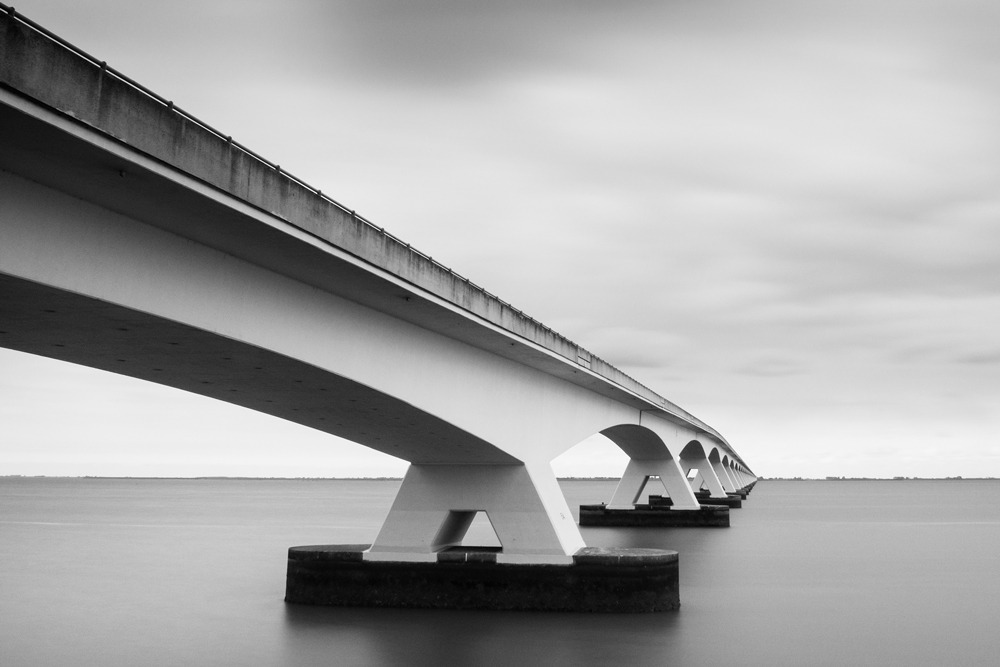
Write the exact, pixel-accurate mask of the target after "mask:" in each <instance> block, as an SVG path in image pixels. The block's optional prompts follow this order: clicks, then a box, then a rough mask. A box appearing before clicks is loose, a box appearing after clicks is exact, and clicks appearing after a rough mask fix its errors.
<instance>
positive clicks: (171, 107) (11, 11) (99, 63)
mask: <svg viewBox="0 0 1000 667" xmlns="http://www.w3.org/2000/svg"><path fill="white" fill-rule="evenodd" d="M0 9H2V10H3V11H5V12H7V14H8V15H9V16H10V17H11V18H13V19H16V20H17V21H19V22H20V23H23V24H24V25H26V26H28V27H30V28H31V29H32V30H34V31H35V32H38V33H40V34H42V35H44V36H45V37H46V38H48V39H49V40H51V41H52V42H55V43H56V44H58V45H60V46H62V47H63V48H65V49H67V50H69V51H72V52H73V53H75V54H76V55H78V56H80V57H81V58H84V59H85V60H87V61H89V62H90V63H91V64H92V65H94V66H95V67H98V68H100V69H101V71H102V72H103V73H105V74H107V75H110V76H113V77H115V78H116V79H118V80H120V81H122V82H123V83H125V84H127V85H129V86H130V87H132V88H134V89H135V90H137V91H138V92H140V93H142V94H143V95H146V96H147V97H149V98H151V99H153V100H156V101H157V102H159V103H160V104H162V105H163V106H164V107H165V108H166V109H167V110H168V111H171V112H172V113H175V114H177V115H179V116H181V117H183V118H184V119H185V120H187V121H189V122H191V123H194V124H196V125H198V126H199V127H201V128H202V129H204V130H205V131H207V132H210V133H211V134H214V135H215V136H216V137H218V138H219V139H224V140H225V141H226V143H228V144H229V145H230V146H232V147H233V148H235V149H237V150H239V151H241V152H242V153H244V154H246V155H247V156H248V157H250V158H252V159H254V160H256V161H257V162H260V163H261V164H263V165H266V166H268V167H270V168H271V169H273V170H274V171H275V172H277V173H278V174H280V175H281V176H284V177H285V178H287V179H289V180H291V181H293V182H295V183H296V184H298V185H299V186H301V187H303V188H305V189H306V190H309V191H311V192H313V193H315V194H316V196H318V197H320V198H322V199H324V200H325V201H327V202H329V203H331V204H333V205H334V206H336V207H337V208H339V209H340V210H341V211H343V212H344V213H348V214H350V216H351V217H352V218H353V219H355V220H357V221H358V222H360V223H362V224H364V225H366V226H368V227H370V228H371V229H373V230H375V231H377V232H379V233H380V234H381V235H383V236H385V237H386V238H387V239H389V240H391V241H393V242H394V243H397V244H399V245H400V246H402V247H404V248H406V249H407V250H409V251H410V252H412V253H414V254H416V255H419V256H420V257H422V258H423V259H425V260H426V261H428V262H430V263H431V264H433V265H434V266H436V267H437V268H439V269H441V270H442V271H445V272H446V273H449V274H451V275H452V276H454V277H456V278H457V279H459V280H461V281H463V282H465V283H466V284H468V285H469V286H470V287H472V288H473V289H475V290H477V291H479V292H481V293H483V294H484V295H485V296H487V297H489V298H491V299H493V300H495V301H497V302H499V303H500V304H501V305H503V306H505V307H507V308H509V309H511V310H512V311H514V312H515V313H517V314H518V315H519V316H521V317H523V318H525V319H527V320H529V321H530V322H531V323H532V324H534V325H536V326H538V327H539V328H541V329H543V330H545V331H546V332H548V333H550V334H553V335H555V336H559V337H560V338H562V336H560V334H558V333H557V332H555V331H553V330H552V329H551V328H550V327H548V326H546V325H545V324H543V323H542V322H539V321H538V320H536V319H535V318H533V317H531V316H530V315H528V314H526V313H525V312H524V311H522V310H520V309H519V308H516V307H515V306H513V305H511V304H509V303H507V302H506V301H504V300H503V299H501V298H500V297H498V296H497V295H495V294H492V293H491V292H489V291H488V290H487V289H485V288H484V287H481V286H479V285H477V284H475V283H473V282H472V281H471V280H469V279H468V278H466V277H464V276H462V275H460V274H459V273H457V272H456V271H454V270H452V269H451V268H449V267H447V266H445V265H444V264H442V263H441V262H439V261H437V260H436V259H434V258H433V257H432V256H431V255H428V254H427V253H424V252H421V251H420V250H418V249H417V248H414V247H413V246H411V245H410V244H409V243H406V242H405V241H403V240H402V239H400V238H398V237H396V236H394V235H393V234H392V233H390V232H387V231H386V230H385V228H384V227H380V226H378V225H376V224H375V223H374V222H372V221H371V220H368V219H367V218H365V217H364V216H361V215H358V213H357V212H356V211H355V210H354V209H351V208H348V207H347V206H345V205H344V204H341V203H340V202H339V201H337V200H336V199H334V198H332V197H330V196H329V195H327V194H325V193H323V191H322V190H320V189H319V188H317V187H314V186H312V185H310V184H308V183H306V182H305V181H303V180H302V179H301V178H298V177H297V176H295V175H294V174H291V173H289V172H288V171H287V170H284V169H282V168H281V165H279V164H277V163H274V162H271V161H270V160H268V159H267V158H265V157H264V156H262V155H260V154H259V153H256V152H254V151H253V150H251V149H249V148H247V147H246V146H244V145H243V144H241V143H239V142H238V141H236V140H234V139H233V138H232V136H230V135H227V134H224V133H223V132H221V131H220V130H217V129H216V128H214V127H212V126H211V125H209V124H208V123H206V122H205V121H203V120H201V119H200V118H198V117H197V116H195V115H194V114H191V113H189V112H187V111H185V110H184V109H182V108H180V107H179V106H177V105H175V104H174V103H173V101H171V100H168V99H167V98H165V97H163V96H162V95H160V94H158V93H156V92H154V91H152V90H150V89H149V88H147V87H146V86H144V85H142V84H141V83H139V82H138V81H135V80H134V79H132V78H131V77H129V76H128V75H127V74H123V73H122V72H119V71H118V70H116V69H115V68H113V67H111V66H110V65H108V64H107V62H105V61H103V60H99V59H98V58H96V57H94V56H92V55H90V54H89V53H87V52H86V51H84V50H83V49H81V48H80V47H78V46H76V45H74V44H71V43H70V42H68V41H66V40H65V39H63V38H62V37H60V36H59V35H56V34H55V33H53V32H51V31H49V30H47V29H46V28H45V27H44V26H41V25H39V24H37V23H35V22H34V21H32V20H31V19H29V18H27V17H26V16H24V15H23V14H18V13H17V12H16V9H15V8H14V7H10V6H8V5H5V4H3V3H0Z"/></svg>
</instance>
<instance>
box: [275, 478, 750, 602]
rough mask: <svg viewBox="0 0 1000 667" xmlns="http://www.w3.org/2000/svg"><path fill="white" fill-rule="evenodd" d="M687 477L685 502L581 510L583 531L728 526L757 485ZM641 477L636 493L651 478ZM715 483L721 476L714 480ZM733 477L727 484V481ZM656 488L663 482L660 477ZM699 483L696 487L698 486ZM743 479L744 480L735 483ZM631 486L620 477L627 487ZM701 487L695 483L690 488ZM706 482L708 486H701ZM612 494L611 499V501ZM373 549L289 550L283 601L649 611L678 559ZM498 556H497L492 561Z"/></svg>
mask: <svg viewBox="0 0 1000 667" xmlns="http://www.w3.org/2000/svg"><path fill="white" fill-rule="evenodd" d="M689 474H691V477H690V480H691V485H692V486H693V487H694V488H695V489H696V490H694V491H693V492H692V495H693V496H694V497H695V499H696V500H697V503H698V506H697V507H695V508H691V507H688V506H687V505H688V503H687V499H686V498H685V499H683V500H682V502H683V504H684V507H683V508H681V507H678V505H679V504H681V503H675V501H674V499H673V498H672V497H671V496H670V495H669V493H667V494H666V495H663V494H650V495H649V496H648V498H647V500H648V502H646V503H638V502H636V503H633V504H632V506H631V507H624V508H623V507H613V506H611V505H608V504H603V503H602V504H599V505H581V506H580V525H581V526H603V527H631V528H650V529H655V528H682V527H683V528H718V527H728V526H729V525H730V524H729V512H730V510H731V509H739V508H741V507H742V506H743V501H744V500H746V499H747V496H748V495H749V494H750V492H751V490H752V489H753V487H754V484H756V479H753V480H751V481H749V482H747V483H745V484H742V485H741V486H739V487H735V486H734V487H733V488H732V490H729V491H723V493H724V495H715V494H713V491H712V490H711V488H703V487H702V484H706V482H705V481H704V477H705V476H704V475H702V474H700V473H698V472H697V471H695V472H694V473H689ZM654 478H655V476H649V477H645V476H644V479H643V481H642V485H641V487H640V489H639V492H640V493H641V492H642V491H643V490H645V489H646V486H647V484H649V483H650V482H655V481H657V480H656V479H654ZM716 479H718V477H717V478H716ZM727 479H729V480H731V479H733V478H731V477H728V476H727ZM660 481H662V480H660ZM699 481H700V482H701V484H699ZM742 481H743V480H741V482H742ZM631 482H632V480H631V479H630V478H628V477H623V479H622V481H621V482H620V483H619V487H618V488H619V490H621V489H622V484H626V487H627V486H628V485H629V484H631ZM695 484H698V486H695ZM706 485H707V484H706ZM617 495H618V494H617V492H616V496H617ZM473 514H475V513H474V512H466V513H464V515H463V516H461V517H459V518H457V519H456V516H455V514H454V513H453V514H450V515H449V518H448V519H447V520H446V523H448V522H450V523H452V524H455V523H456V521H457V522H458V523H460V524H461V526H459V528H458V529H456V527H455V526H454V525H452V526H450V527H449V526H444V527H442V530H451V531H452V532H454V531H455V530H460V531H461V529H462V528H464V529H468V525H469V523H471V520H472V515H473ZM371 547H372V545H369V544H362V545H356V544H354V545H322V546H303V547H292V548H291V549H289V552H288V571H287V581H286V593H285V600H286V602H292V603H298V604H309V605H334V606H348V607H354V606H357V607H416V608H448V609H490V610H534V611H575V612H618V613H636V612H655V611H668V610H675V609H678V608H679V607H680V585H679V581H680V579H679V572H680V570H679V567H680V554H678V552H676V551H670V550H662V549H625V548H601V549H598V548H590V547H584V548H581V549H579V550H578V551H577V552H576V553H575V554H574V555H573V556H572V557H571V558H569V559H567V561H566V562H564V563H554V562H548V563H537V562H536V563H530V562H516V560H505V559H503V557H502V547H466V546H445V547H442V548H441V549H440V550H439V551H437V552H436V553H435V554H434V555H433V557H431V558H425V559H421V560H413V559H412V558H409V559H402V558H398V559H397V558H393V557H388V558H387V557H386V554H379V553H378V552H375V553H373V552H372V551H371ZM498 556H499V558H498Z"/></svg>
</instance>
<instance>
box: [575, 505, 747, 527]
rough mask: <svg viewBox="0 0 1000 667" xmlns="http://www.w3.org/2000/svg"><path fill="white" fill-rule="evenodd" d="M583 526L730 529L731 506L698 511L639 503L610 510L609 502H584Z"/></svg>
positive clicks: (581, 515) (702, 507) (711, 506)
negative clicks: (628, 507) (625, 507)
mask: <svg viewBox="0 0 1000 667" xmlns="http://www.w3.org/2000/svg"><path fill="white" fill-rule="evenodd" d="M580 525H581V526H603V527H616V528H623V527H630V528H728V527H729V508H728V507H726V506H724V505H702V506H701V508H700V509H696V510H675V509H672V508H671V507H669V506H666V505H636V506H635V509H631V510H629V509H624V510H617V509H614V510H613V509H608V508H607V506H606V505H580Z"/></svg>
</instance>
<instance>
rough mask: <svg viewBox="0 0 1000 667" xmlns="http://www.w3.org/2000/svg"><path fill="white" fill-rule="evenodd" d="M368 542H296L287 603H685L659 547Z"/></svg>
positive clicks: (571, 606)
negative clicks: (408, 555)
mask: <svg viewBox="0 0 1000 667" xmlns="http://www.w3.org/2000/svg"><path fill="white" fill-rule="evenodd" d="M369 546H370V545H367V544H353V545H352V544H347V545H328V546H303V547H292V548H290V549H289V550H288V575H287V579H286V586H285V602H291V603H296V604H309V605H333V606H342V607H423V608H437V609H503V610H544V611H583V612H651V611H666V610H671V609H677V608H678V607H680V594H679V585H678V557H677V552H676V551H665V550H661V549H600V548H590V547H585V548H583V549H580V550H579V551H577V553H576V555H574V556H573V562H572V563H571V564H565V565H556V564H522V563H497V559H496V553H495V552H489V551H483V550H479V549H477V550H466V549H463V548H461V547H459V548H456V549H452V550H449V551H444V552H441V553H439V554H437V562H411V561H402V560H400V561H390V560H382V559H379V560H367V559H366V558H365V551H366V550H367V549H368V547H369Z"/></svg>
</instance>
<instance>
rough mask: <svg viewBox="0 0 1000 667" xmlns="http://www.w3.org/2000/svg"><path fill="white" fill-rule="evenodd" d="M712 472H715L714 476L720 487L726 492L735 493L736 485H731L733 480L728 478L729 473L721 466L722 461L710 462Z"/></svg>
mask: <svg viewBox="0 0 1000 667" xmlns="http://www.w3.org/2000/svg"><path fill="white" fill-rule="evenodd" d="M711 463H712V470H714V471H715V474H716V476H717V477H718V478H719V481H720V482H722V487H723V488H724V489H725V490H726V491H727V492H728V491H735V490H736V485H735V484H733V478H732V477H730V476H729V472H728V471H727V470H726V466H724V465H723V464H722V461H712V462H711Z"/></svg>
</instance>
